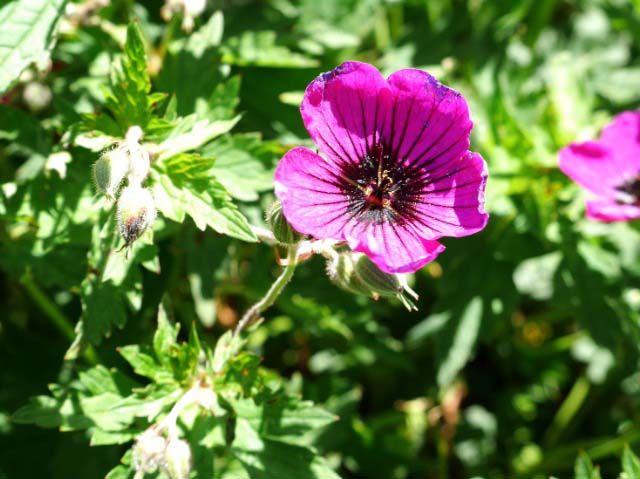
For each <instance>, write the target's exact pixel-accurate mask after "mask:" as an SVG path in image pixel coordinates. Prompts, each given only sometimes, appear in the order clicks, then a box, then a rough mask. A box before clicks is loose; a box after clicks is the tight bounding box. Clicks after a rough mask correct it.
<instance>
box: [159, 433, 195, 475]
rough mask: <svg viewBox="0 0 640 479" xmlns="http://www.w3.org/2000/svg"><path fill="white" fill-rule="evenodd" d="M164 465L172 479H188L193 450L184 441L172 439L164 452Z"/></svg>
mask: <svg viewBox="0 0 640 479" xmlns="http://www.w3.org/2000/svg"><path fill="white" fill-rule="evenodd" d="M164 463H165V467H166V468H167V472H168V473H169V476H170V477H171V479H187V478H188V477H189V472H190V471H191V449H190V448H189V444H188V443H187V442H186V441H183V440H182V439H170V440H169V442H168V444H167V448H166V449H165V452H164Z"/></svg>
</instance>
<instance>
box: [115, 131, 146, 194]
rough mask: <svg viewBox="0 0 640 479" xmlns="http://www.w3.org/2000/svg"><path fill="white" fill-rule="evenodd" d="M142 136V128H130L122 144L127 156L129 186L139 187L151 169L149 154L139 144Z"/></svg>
mask: <svg viewBox="0 0 640 479" xmlns="http://www.w3.org/2000/svg"><path fill="white" fill-rule="evenodd" d="M143 135H144V133H143V131H142V128H140V127H139V126H132V127H130V128H129V130H128V131H127V134H126V136H125V141H124V142H123V143H122V148H124V149H126V150H127V152H128V154H129V172H128V174H129V177H128V178H129V183H130V184H138V185H139V184H141V183H142V182H143V181H144V180H145V179H146V178H147V175H149V169H150V167H151V161H150V158H149V152H148V151H147V149H146V148H145V147H144V146H142V145H141V144H140V140H142V136H143Z"/></svg>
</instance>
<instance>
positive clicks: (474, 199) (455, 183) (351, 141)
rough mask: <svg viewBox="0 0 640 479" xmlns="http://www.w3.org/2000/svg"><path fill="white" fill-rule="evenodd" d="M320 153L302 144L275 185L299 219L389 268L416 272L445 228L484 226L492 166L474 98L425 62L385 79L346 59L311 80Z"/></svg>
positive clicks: (311, 121)
mask: <svg viewBox="0 0 640 479" xmlns="http://www.w3.org/2000/svg"><path fill="white" fill-rule="evenodd" d="M300 112H301V113H302V119H303V121H304V124H305V127H306V128H307V130H308V131H309V134H310V135H311V138H312V139H313V140H314V142H315V143H316V144H317V145H318V148H319V150H320V153H321V154H322V156H321V155H319V154H316V153H314V152H313V151H311V150H309V149H307V148H302V147H297V148H293V149H292V150H290V151H289V152H288V153H287V154H286V155H285V156H284V157H283V158H282V160H281V161H280V164H279V165H278V168H277V169H276V173H275V191H276V195H277V196H278V198H279V199H280V201H281V202H282V209H283V212H284V215H285V217H286V218H287V220H288V221H289V223H290V224H291V225H292V226H293V227H294V228H295V229H296V230H298V231H300V232H301V233H305V234H309V235H311V236H313V237H315V238H319V239H324V238H328V239H334V240H339V241H345V242H346V243H347V244H348V245H349V246H350V247H351V248H352V249H353V250H354V251H359V252H362V253H365V254H367V255H368V256H369V257H370V258H371V260H372V261H373V262H374V263H375V264H376V265H377V266H378V267H379V268H380V269H381V270H383V271H385V272H388V273H402V272H411V271H416V270H418V269H419V268H421V267H422V266H424V265H425V264H426V263H428V262H429V261H431V260H433V259H434V258H435V257H436V256H437V255H438V254H440V253H441V252H442V251H444V246H443V245H442V244H440V243H439V242H438V241H436V240H437V239H438V238H441V237H443V236H455V237H459V236H466V235H469V234H472V233H476V232H478V231H480V230H481V229H483V228H484V227H485V225H486V224H487V220H488V215H487V213H486V212H485V209H484V190H485V184H486V179H487V166H486V163H485V162H484V160H483V159H482V157H481V156H480V155H479V154H477V153H472V152H470V151H469V133H470V131H471V127H472V125H473V124H472V122H471V120H470V119H469V109H468V107H467V103H466V101H465V99H464V98H463V97H462V96H461V95H460V94H459V93H457V92H455V91H453V90H451V89H449V88H447V87H445V86H443V85H441V84H440V83H438V81H436V80H435V79H434V78H433V77H432V76H431V75H429V74H428V73H425V72H423V71H420V70H400V71H398V72H396V73H394V74H393V75H391V76H390V77H389V79H388V80H385V79H384V77H383V76H382V75H381V74H380V72H379V71H378V70H376V69H375V68H374V67H373V66H371V65H368V64H366V63H359V62H346V63H343V64H342V65H340V66H339V67H338V68H336V69H335V70H333V71H331V72H328V73H323V74H322V75H320V76H319V77H318V78H316V79H315V80H314V81H313V82H312V83H311V84H310V85H309V86H308V87H307V90H306V92H305V94H304V99H303V100H302V105H301V107H300Z"/></svg>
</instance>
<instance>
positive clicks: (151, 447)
mask: <svg viewBox="0 0 640 479" xmlns="http://www.w3.org/2000/svg"><path fill="white" fill-rule="evenodd" d="M166 447H167V440H166V439H165V438H164V437H163V436H162V435H160V434H159V433H157V432H156V431H155V430H153V429H148V430H146V431H145V432H143V433H142V434H140V435H139V436H138V437H137V438H136V443H135V444H134V446H133V453H132V458H131V459H132V463H133V467H134V468H135V469H136V471H141V472H144V473H147V472H155V471H156V470H157V469H158V467H159V466H161V465H162V464H163V461H164V455H165V449H166Z"/></svg>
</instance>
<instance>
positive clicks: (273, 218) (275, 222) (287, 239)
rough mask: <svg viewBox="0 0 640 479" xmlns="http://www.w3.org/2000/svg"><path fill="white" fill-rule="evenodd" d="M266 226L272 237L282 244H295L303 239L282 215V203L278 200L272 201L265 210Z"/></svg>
mask: <svg viewBox="0 0 640 479" xmlns="http://www.w3.org/2000/svg"><path fill="white" fill-rule="evenodd" d="M267 224H268V225H269V228H271V231H272V232H273V236H275V238H276V239H277V240H278V241H279V242H280V243H282V244H285V245H291V244H295V243H298V242H299V241H300V240H302V238H303V235H302V234H300V233H298V232H297V231H296V230H294V229H293V227H292V226H291V225H290V224H289V222H288V221H287V219H286V218H285V217H284V215H283V214H282V203H280V201H278V200H276V201H274V202H273V203H272V204H271V206H270V207H269V209H268V210H267Z"/></svg>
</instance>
